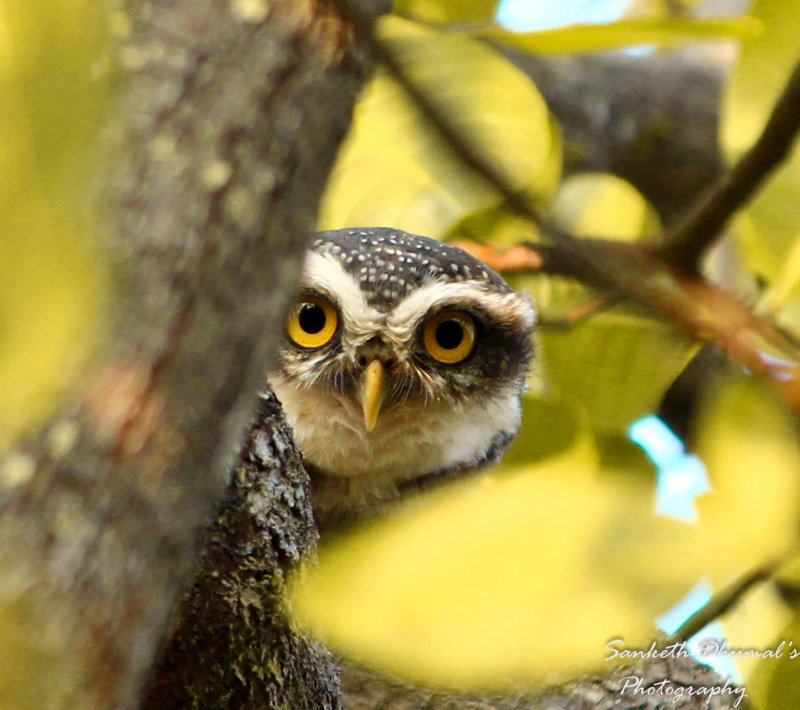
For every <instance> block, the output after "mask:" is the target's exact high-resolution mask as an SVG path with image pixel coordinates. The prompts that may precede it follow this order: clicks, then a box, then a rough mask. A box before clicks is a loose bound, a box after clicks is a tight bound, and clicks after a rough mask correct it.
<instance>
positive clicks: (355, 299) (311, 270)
mask: <svg viewBox="0 0 800 710" xmlns="http://www.w3.org/2000/svg"><path fill="white" fill-rule="evenodd" d="M303 285H304V286H306V287H308V288H313V289H314V290H318V291H320V292H322V293H324V294H325V295H326V296H327V297H328V298H330V300H331V301H332V302H333V303H335V304H336V305H337V306H338V307H339V311H340V313H341V314H342V318H343V319H344V321H345V326H346V327H348V328H349V329H351V330H352V331H353V332H354V333H365V332H368V331H370V330H374V329H375V328H378V327H380V324H381V323H382V322H383V320H384V318H385V316H384V315H383V314H382V313H381V312H380V311H378V310H377V309H376V308H373V307H372V306H370V305H369V304H368V303H367V299H366V298H365V297H364V293H363V291H362V290H361V289H360V288H359V286H358V283H357V281H356V278H355V277H354V276H353V275H351V274H349V273H348V272H347V271H345V269H344V267H343V266H342V264H341V263H340V262H339V260H338V259H336V257H334V256H331V255H330V254H321V253H319V252H314V251H312V252H308V254H307V255H306V260H305V263H304V264H303Z"/></svg>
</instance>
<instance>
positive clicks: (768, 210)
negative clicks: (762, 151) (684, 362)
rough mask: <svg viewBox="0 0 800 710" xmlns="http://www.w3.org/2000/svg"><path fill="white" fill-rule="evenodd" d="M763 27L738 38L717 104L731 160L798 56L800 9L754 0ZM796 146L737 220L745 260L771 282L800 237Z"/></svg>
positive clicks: (799, 153)
mask: <svg viewBox="0 0 800 710" xmlns="http://www.w3.org/2000/svg"><path fill="white" fill-rule="evenodd" d="M750 15H751V17H752V18H753V19H755V20H757V21H760V22H761V23H762V25H763V27H764V32H763V33H762V34H760V35H758V36H757V37H754V38H750V39H748V40H747V41H745V42H743V43H742V46H741V49H740V54H739V61H738V63H737V65H736V67H735V68H734V70H733V72H732V73H731V76H730V79H729V81H728V84H727V87H726V90H725V93H724V95H723V102H722V108H721V124H720V139H721V142H722V146H723V149H724V151H725V154H726V155H727V157H728V159H729V160H730V161H734V160H736V159H737V158H738V157H739V156H740V155H741V154H742V153H743V152H744V151H746V150H747V149H748V148H749V147H750V146H751V145H752V144H753V143H754V142H755V141H756V139H757V138H758V136H759V134H760V133H761V130H762V128H763V126H764V124H765V123H766V120H767V117H768V116H769V113H770V111H771V109H772V106H773V104H774V102H775V100H776V99H777V97H778V95H779V94H780V92H781V90H782V89H783V86H784V84H785V83H786V81H787V79H788V77H789V73H790V71H791V69H792V67H793V66H794V63H795V62H796V61H797V59H798V44H797V38H798V36H800V12H798V11H797V4H796V2H794V0H756V1H755V2H754V3H753V6H752V8H751V10H750ZM798 204H800V145H795V146H794V149H793V150H792V152H791V155H790V157H789V159H788V160H787V161H786V162H785V163H784V164H783V165H782V166H781V167H780V168H779V169H778V170H776V171H774V172H773V173H772V174H771V175H770V178H769V180H768V181H767V182H766V184H765V186H764V187H762V188H761V190H760V191H759V193H758V194H757V195H756V196H755V198H754V199H753V200H751V202H750V203H749V205H748V207H747V209H746V210H745V211H744V213H743V215H742V216H741V217H740V219H738V220H737V222H736V238H737V241H738V242H739V243H740V244H741V246H742V248H743V251H744V254H745V256H746V261H747V263H748V265H749V266H750V267H751V268H753V269H754V270H755V271H756V272H757V273H759V274H760V275H762V276H764V277H766V278H767V279H768V280H770V281H772V280H774V279H776V278H778V277H779V275H780V274H782V272H783V269H784V264H785V262H786V259H787V258H788V256H789V254H790V253H791V252H792V250H793V249H794V248H796V247H795V244H796V242H797V240H798V238H800V210H798V209H797V205H798Z"/></svg>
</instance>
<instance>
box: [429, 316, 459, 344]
mask: <svg viewBox="0 0 800 710" xmlns="http://www.w3.org/2000/svg"><path fill="white" fill-rule="evenodd" d="M435 335H436V342H437V343H438V345H439V347H440V348H443V349H444V350H455V349H456V348H457V347H458V346H459V345H461V342H462V341H463V340H464V328H463V327H462V326H461V323H459V322H458V321H456V320H443V321H442V322H441V323H439V325H437V326H436V334H435Z"/></svg>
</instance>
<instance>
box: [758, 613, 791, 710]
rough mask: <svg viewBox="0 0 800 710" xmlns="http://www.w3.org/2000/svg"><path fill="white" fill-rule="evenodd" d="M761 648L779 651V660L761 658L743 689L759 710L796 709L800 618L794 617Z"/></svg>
mask: <svg viewBox="0 0 800 710" xmlns="http://www.w3.org/2000/svg"><path fill="white" fill-rule="evenodd" d="M781 642H783V643H782V644H781ZM763 647H764V648H773V649H778V648H780V650H781V655H780V657H779V658H763V659H761V660H760V661H759V662H758V664H757V666H756V668H755V670H754V671H753V674H752V676H751V677H750V679H749V680H748V683H747V690H748V693H749V694H750V696H751V697H752V699H753V701H754V702H755V703H756V707H758V708H759V710H783V708H796V707H800V673H798V672H797V664H798V663H800V615H798V616H795V617H794V618H793V619H792V620H791V621H790V622H789V623H787V624H786V626H785V627H784V628H783V629H782V630H781V632H780V633H779V634H777V635H776V636H775V637H774V638H773V639H772V641H771V642H770V643H769V644H765V645H764V646H763Z"/></svg>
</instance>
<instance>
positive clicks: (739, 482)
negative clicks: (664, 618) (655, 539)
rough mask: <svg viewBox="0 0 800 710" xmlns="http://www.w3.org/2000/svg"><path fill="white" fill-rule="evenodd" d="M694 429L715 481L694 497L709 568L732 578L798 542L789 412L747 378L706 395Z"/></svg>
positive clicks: (799, 503)
mask: <svg viewBox="0 0 800 710" xmlns="http://www.w3.org/2000/svg"><path fill="white" fill-rule="evenodd" d="M697 431H698V438H697V442H696V447H695V448H696V451H697V454H698V455H699V456H700V458H701V459H702V460H703V462H704V463H705V465H706V468H707V470H708V477H709V480H710V482H711V486H712V492H711V493H709V494H706V495H704V496H701V497H700V498H699V499H698V500H697V507H698V510H699V512H700V524H701V528H702V532H703V538H704V540H705V542H704V546H705V547H706V548H707V549H708V551H709V552H713V554H712V555H711V556H710V569H709V573H710V574H711V576H712V579H714V580H716V581H718V582H719V583H720V584H727V583H729V582H730V581H731V579H733V578H735V577H736V576H738V575H740V574H742V573H744V572H746V571H749V570H751V569H754V568H756V567H758V566H759V565H761V564H764V563H765V562H771V561H772V560H775V559H780V558H781V557H782V556H783V555H785V554H786V553H787V552H788V551H789V550H791V549H792V548H793V547H794V545H795V544H796V543H797V541H798V520H800V477H798V475H797V472H798V471H800V448H799V447H798V444H797V440H796V436H797V435H796V428H795V423H794V421H793V417H792V414H791V412H789V411H787V410H786V408H785V406H784V405H783V403H782V402H781V401H779V400H778V399H777V396H776V395H774V393H773V392H772V391H771V390H768V389H767V388H766V387H765V386H764V384H763V383H760V382H756V381H752V380H748V379H744V378H741V379H739V380H736V381H733V382H726V383H724V384H722V385H720V386H719V387H717V388H715V389H714V390H713V391H712V392H711V393H710V394H709V395H708V397H707V399H706V401H705V404H704V406H703V408H702V410H701V414H700V416H699V418H698V421H697Z"/></svg>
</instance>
